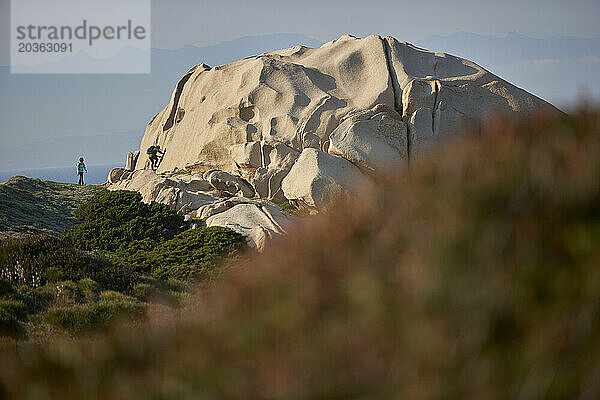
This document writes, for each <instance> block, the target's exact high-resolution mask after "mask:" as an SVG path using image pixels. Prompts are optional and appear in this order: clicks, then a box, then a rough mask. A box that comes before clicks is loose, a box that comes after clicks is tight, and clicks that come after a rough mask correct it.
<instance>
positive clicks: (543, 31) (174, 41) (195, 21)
mask: <svg viewBox="0 0 600 400" xmlns="http://www.w3.org/2000/svg"><path fill="white" fill-rule="evenodd" d="M13 1H18V0H13ZM9 15H10V8H9V0H0V16H1V17H0V18H2V21H0V22H1V23H0V36H1V37H2V43H1V46H0V50H1V51H0V64H2V65H7V63H8V49H7V45H8V36H9V32H10V31H9ZM599 21H600V1H598V0H571V1H566V0H561V1H556V0H531V1H524V0H505V1H499V0H476V1H473V0H452V1H448V0H441V1H439V0H438V1H434V0H409V1H392V0H296V1H285V0H252V1H247V0H211V1H206V0H200V1H198V0H153V1H152V42H153V47H158V48H168V49H175V48H179V47H181V46H183V45H186V44H195V45H199V46H204V45H208V44H215V43H218V42H222V41H224V40H231V39H235V38H238V37H242V36H248V35H258V34H265V33H281V32H290V33H302V34H304V35H306V36H309V37H314V38H316V39H320V40H323V41H327V40H331V39H334V38H337V37H339V36H340V35H342V34H344V33H350V34H354V35H356V36H366V35H368V34H371V33H375V34H380V35H387V34H389V35H392V36H394V37H396V38H398V39H399V40H406V41H417V40H419V39H423V38H425V37H427V36H432V35H443V34H450V33H454V32H458V31H467V32H474V33H479V34H490V35H497V36H503V35H505V34H506V33H508V32H513V31H516V32H519V33H523V34H525V35H528V36H532V37H540V38H541V37H548V36H555V35H572V36H583V37H600V24H599V23H598V22H599Z"/></svg>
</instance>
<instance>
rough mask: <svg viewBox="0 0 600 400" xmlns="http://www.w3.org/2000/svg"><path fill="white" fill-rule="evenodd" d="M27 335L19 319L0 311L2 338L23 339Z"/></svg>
mask: <svg viewBox="0 0 600 400" xmlns="http://www.w3.org/2000/svg"><path fill="white" fill-rule="evenodd" d="M24 334H25V328H24V327H23V325H21V323H20V322H19V321H18V320H17V318H16V317H15V316H14V315H13V314H11V313H9V312H6V311H5V310H3V309H0V336H9V337H13V338H21V337H23V335H24Z"/></svg>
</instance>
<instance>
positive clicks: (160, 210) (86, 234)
mask: <svg viewBox="0 0 600 400" xmlns="http://www.w3.org/2000/svg"><path fill="white" fill-rule="evenodd" d="M75 217H76V218H77V219H78V220H80V221H82V223H81V224H78V225H75V226H73V227H72V228H71V229H69V230H68V231H66V232H65V233H64V234H63V235H62V239H63V240H65V241H66V242H68V243H70V244H72V245H73V246H75V247H76V248H79V249H83V250H108V251H115V250H117V249H118V248H121V247H122V248H127V247H128V246H129V245H130V244H131V243H132V242H135V241H138V240H142V239H150V240H151V241H153V242H158V241H160V240H162V239H170V238H172V237H173V236H175V235H176V234H178V233H180V232H181V231H182V230H183V228H184V222H183V217H182V216H180V215H177V214H176V213H175V212H173V211H171V210H170V208H169V206H167V205H164V204H158V203H154V202H153V203H151V204H144V203H142V196H141V195H140V194H139V193H137V192H130V191H124V190H119V191H105V192H101V193H98V194H96V195H95V196H94V197H93V198H92V199H91V200H90V201H88V202H87V203H85V204H84V205H82V206H81V207H79V208H78V209H77V210H76V211H75Z"/></svg>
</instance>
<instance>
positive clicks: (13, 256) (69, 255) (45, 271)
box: [0, 235, 136, 291]
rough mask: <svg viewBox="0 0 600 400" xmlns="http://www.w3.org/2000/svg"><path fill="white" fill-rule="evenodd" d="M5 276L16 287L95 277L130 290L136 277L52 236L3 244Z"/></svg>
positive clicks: (0, 246)
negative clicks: (57, 280)
mask: <svg viewBox="0 0 600 400" xmlns="http://www.w3.org/2000/svg"><path fill="white" fill-rule="evenodd" d="M0 268H1V269H2V276H3V277H4V278H5V279H8V280H9V281H11V282H12V283H13V284H25V285H28V286H31V287H38V286H43V285H44V284H45V283H46V282H52V281H55V280H56V279H59V278H60V279H65V280H72V281H79V280H80V279H83V278H91V279H93V280H94V281H96V282H98V283H99V284H100V285H101V286H102V287H104V288H107V289H115V290H125V291H126V290H129V289H131V287H132V286H133V282H134V281H135V279H136V274H135V273H134V272H133V271H131V270H130V269H129V268H124V267H119V266H115V265H114V264H112V263H111V262H110V261H109V260H107V259H106V258H104V257H101V256H99V255H97V254H92V253H89V252H85V251H81V250H77V249H74V248H73V247H71V246H69V245H67V244H66V243H64V242H63V241H61V240H59V239H57V238H55V237H52V236H48V235H35V236H26V237H21V238H15V239H5V240H2V241H0Z"/></svg>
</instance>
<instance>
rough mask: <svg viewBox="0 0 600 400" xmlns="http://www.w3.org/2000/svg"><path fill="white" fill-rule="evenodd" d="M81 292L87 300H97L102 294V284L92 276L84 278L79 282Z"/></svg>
mask: <svg viewBox="0 0 600 400" xmlns="http://www.w3.org/2000/svg"><path fill="white" fill-rule="evenodd" d="M77 287H78V288H79V292H80V293H81V295H82V296H83V299H84V301H85V302H91V301H95V300H97V298H98V295H99V294H100V285H98V283H97V282H96V281H94V280H93V279H90V278H84V279H82V280H80V281H79V282H78V283H77Z"/></svg>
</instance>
